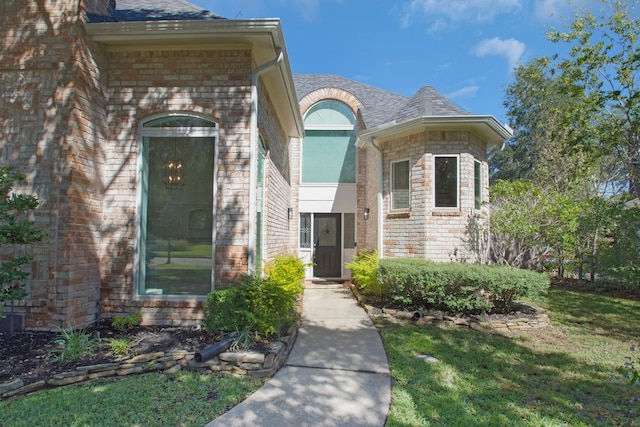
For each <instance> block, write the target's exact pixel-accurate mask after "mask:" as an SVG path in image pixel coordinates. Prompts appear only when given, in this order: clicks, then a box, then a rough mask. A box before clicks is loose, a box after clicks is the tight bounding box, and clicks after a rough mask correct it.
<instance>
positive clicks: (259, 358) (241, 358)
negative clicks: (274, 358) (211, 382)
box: [218, 352, 265, 364]
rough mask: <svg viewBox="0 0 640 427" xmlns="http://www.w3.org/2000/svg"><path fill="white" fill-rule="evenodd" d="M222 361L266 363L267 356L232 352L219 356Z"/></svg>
mask: <svg viewBox="0 0 640 427" xmlns="http://www.w3.org/2000/svg"><path fill="white" fill-rule="evenodd" d="M218 358H219V359H220V360H223V361H225V362H229V363H235V364H240V363H259V364H262V363H264V359H265V356H264V354H262V353H256V352H242V353H232V352H224V353H220V354H219V355H218Z"/></svg>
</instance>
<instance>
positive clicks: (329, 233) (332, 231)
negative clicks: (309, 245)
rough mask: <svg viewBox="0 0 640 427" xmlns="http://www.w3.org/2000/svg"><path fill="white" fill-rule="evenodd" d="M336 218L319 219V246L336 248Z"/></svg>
mask: <svg viewBox="0 0 640 427" xmlns="http://www.w3.org/2000/svg"><path fill="white" fill-rule="evenodd" d="M336 225H337V222H336V218H318V228H319V229H318V231H317V232H318V246H336V245H337V244H338V243H337V242H338V241H337V239H338V233H336Z"/></svg>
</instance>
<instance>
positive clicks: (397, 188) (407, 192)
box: [391, 160, 411, 210]
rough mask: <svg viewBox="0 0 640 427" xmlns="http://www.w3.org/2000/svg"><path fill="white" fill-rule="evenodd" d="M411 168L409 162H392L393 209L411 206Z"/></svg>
mask: <svg viewBox="0 0 640 427" xmlns="http://www.w3.org/2000/svg"><path fill="white" fill-rule="evenodd" d="M410 183H411V167H410V165H409V160H401V161H396V162H391V209H392V210H397V209H409V208H410V206H411V189H410Z"/></svg>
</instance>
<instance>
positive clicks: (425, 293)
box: [379, 258, 549, 313]
mask: <svg viewBox="0 0 640 427" xmlns="http://www.w3.org/2000/svg"><path fill="white" fill-rule="evenodd" d="M379 276H380V278H381V283H382V286H383V295H384V297H385V298H386V299H387V300H389V301H392V302H395V303H398V304H401V305H404V306H406V307H409V308H417V307H419V306H425V307H432V308H437V309H442V310H446V311H449V312H452V313H477V312H489V311H496V310H499V311H507V310H509V309H510V308H511V306H512V304H513V302H514V301H515V300H516V299H518V298H522V297H525V296H535V295H538V294H540V293H541V292H543V291H544V290H545V289H546V288H547V287H548V285H549V279H548V278H547V277H546V276H545V275H543V274H539V273H535V272H531V271H528V270H519V269H515V268H510V267H505V266H483V265H471V264H456V263H435V262H431V261H427V260H423V259H402V258H392V259H382V260H380V266H379Z"/></svg>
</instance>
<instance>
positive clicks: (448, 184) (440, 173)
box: [434, 156, 459, 208]
mask: <svg viewBox="0 0 640 427" xmlns="http://www.w3.org/2000/svg"><path fill="white" fill-rule="evenodd" d="M434 163H435V168H434V169H435V176H434V190H435V191H434V193H435V195H434V197H435V207H436V208H457V207H458V193H459V192H458V156H436V157H435V162H434Z"/></svg>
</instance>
